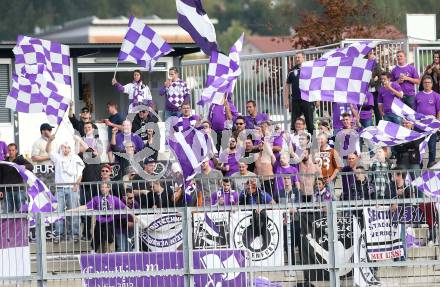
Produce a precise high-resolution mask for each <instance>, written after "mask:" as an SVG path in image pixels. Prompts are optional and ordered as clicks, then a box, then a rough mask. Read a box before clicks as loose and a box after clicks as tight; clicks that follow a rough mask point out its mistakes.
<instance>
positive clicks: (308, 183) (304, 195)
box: [299, 148, 321, 202]
mask: <svg viewBox="0 0 440 287" xmlns="http://www.w3.org/2000/svg"><path fill="white" fill-rule="evenodd" d="M303 155H304V156H303V159H302V161H301V162H300V164H299V173H300V176H299V183H300V190H301V202H312V200H313V193H314V189H313V187H314V185H315V178H316V177H317V176H321V169H320V168H319V166H318V165H317V164H315V163H314V162H313V160H312V156H311V155H310V148H308V149H306V150H305V151H304V152H303Z"/></svg>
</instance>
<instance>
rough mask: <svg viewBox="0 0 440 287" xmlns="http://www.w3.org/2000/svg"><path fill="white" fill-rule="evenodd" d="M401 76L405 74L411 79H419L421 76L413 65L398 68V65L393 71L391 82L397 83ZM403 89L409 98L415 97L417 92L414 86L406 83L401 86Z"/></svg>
mask: <svg viewBox="0 0 440 287" xmlns="http://www.w3.org/2000/svg"><path fill="white" fill-rule="evenodd" d="M400 74H404V75H406V76H408V77H410V78H413V79H418V78H419V74H418V73H417V71H416V68H415V67H414V66H413V65H409V64H407V65H405V66H398V65H396V66H395V67H394V69H393V70H392V71H391V80H392V81H393V82H394V81H397V80H399V77H400ZM399 85H400V87H401V88H402V91H403V94H404V95H408V96H414V95H415V90H414V84H413V83H411V82H409V81H404V82H403V83H401V84H399Z"/></svg>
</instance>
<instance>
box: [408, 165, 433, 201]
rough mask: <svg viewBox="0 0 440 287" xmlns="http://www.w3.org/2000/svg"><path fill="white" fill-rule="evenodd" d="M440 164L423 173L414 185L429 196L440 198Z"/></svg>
mask: <svg viewBox="0 0 440 287" xmlns="http://www.w3.org/2000/svg"><path fill="white" fill-rule="evenodd" d="M439 169H440V163H437V164H435V165H434V166H433V167H431V168H430V170H427V171H425V172H423V173H422V175H421V176H420V177H418V178H416V179H415V180H414V181H413V182H412V184H413V185H414V186H416V187H417V189H418V190H420V191H422V192H423V193H424V194H425V195H427V196H436V197H438V196H440V171H438V170H439Z"/></svg>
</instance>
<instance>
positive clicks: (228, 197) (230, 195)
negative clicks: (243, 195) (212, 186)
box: [211, 190, 238, 206]
mask: <svg viewBox="0 0 440 287" xmlns="http://www.w3.org/2000/svg"><path fill="white" fill-rule="evenodd" d="M222 197H223V199H224V201H225V202H224V204H223V205H224V206H230V205H237V204H238V192H236V191H235V190H231V191H230V192H224V191H223V190H219V191H217V192H214V193H213V194H211V205H216V204H217V202H218V201H219V199H220V198H222Z"/></svg>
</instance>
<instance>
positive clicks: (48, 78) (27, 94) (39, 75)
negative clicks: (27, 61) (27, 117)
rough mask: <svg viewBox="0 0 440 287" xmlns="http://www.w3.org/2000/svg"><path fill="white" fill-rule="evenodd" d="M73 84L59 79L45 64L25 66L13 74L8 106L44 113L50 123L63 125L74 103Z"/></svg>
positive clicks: (7, 100)
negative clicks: (70, 104) (61, 81)
mask: <svg viewBox="0 0 440 287" xmlns="http://www.w3.org/2000/svg"><path fill="white" fill-rule="evenodd" d="M70 95H71V87H70V85H66V84H64V83H60V82H57V81H55V79H54V74H53V73H52V72H50V71H49V70H48V69H47V66H45V65H44V64H33V65H23V66H22V68H21V71H20V74H18V75H17V74H15V73H14V74H13V75H12V87H11V91H10V92H9V95H8V97H7V98H6V104H5V107H6V108H10V109H12V110H15V111H17V112H23V113H39V112H44V113H46V115H47V118H48V121H49V123H51V124H52V125H55V126H57V125H59V124H60V123H61V121H62V120H63V117H64V114H65V113H66V111H67V109H68V107H69V103H70Z"/></svg>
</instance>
